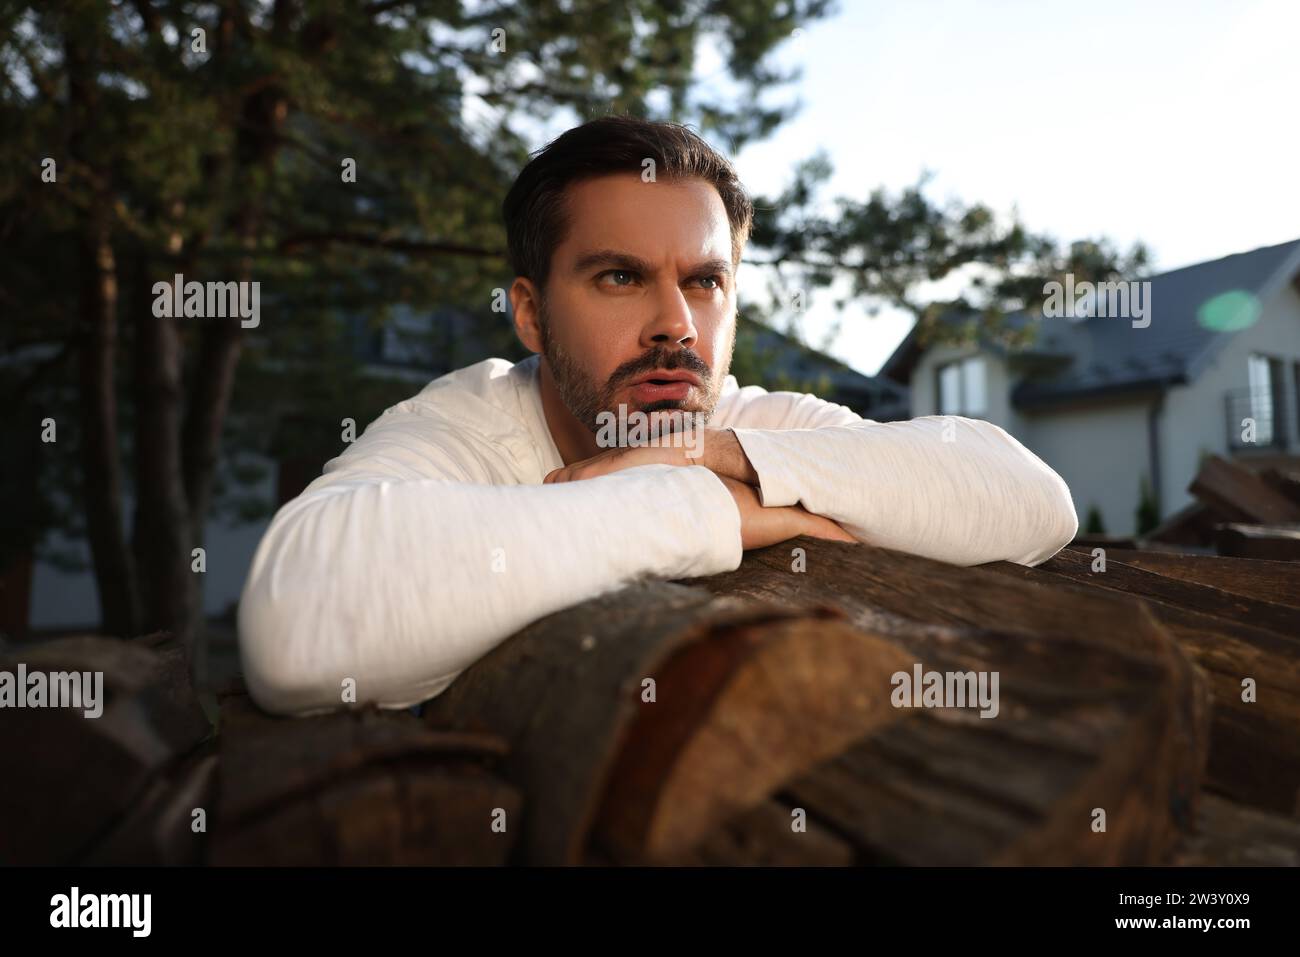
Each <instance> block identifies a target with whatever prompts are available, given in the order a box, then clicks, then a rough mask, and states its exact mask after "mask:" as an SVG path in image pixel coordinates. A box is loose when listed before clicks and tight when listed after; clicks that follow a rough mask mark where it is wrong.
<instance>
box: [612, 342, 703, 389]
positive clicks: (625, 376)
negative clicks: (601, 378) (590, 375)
mask: <svg viewBox="0 0 1300 957" xmlns="http://www.w3.org/2000/svg"><path fill="white" fill-rule="evenodd" d="M661 369H662V370H663V371H665V372H672V371H673V370H675V369H684V370H685V371H687V372H693V373H695V375H697V376H699V379H700V382H701V383H703V384H705V385H708V383H709V367H708V365H706V364H705V362H704V360H703V359H701V358H700V357H699V356H698V355H696V354H695V353H694V352H691V351H689V350H682V349H677V350H674V351H672V352H665V351H664V350H656V351H655V352H651V353H649V354H647V355H645V356H642V357H641V358H640V359H637V360H636V361H634V362H629V363H625V364H624V365H622V366H619V368H617V369H615V370H614V374H613V375H612V376H610V377H609V382H610V385H611V386H613V385H614V384H615V383H619V382H625V381H627V380H629V379H635V378H636V377H637V376H639V375H644V374H645V373H647V372H655V371H657V370H661Z"/></svg>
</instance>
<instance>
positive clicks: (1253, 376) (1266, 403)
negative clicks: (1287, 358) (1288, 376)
mask: <svg viewBox="0 0 1300 957" xmlns="http://www.w3.org/2000/svg"><path fill="white" fill-rule="evenodd" d="M1248 361H1249V365H1248V370H1249V378H1250V417H1251V418H1252V419H1254V420H1255V442H1256V443H1257V444H1259V445H1272V444H1273V439H1274V402H1275V397H1276V393H1277V388H1278V386H1279V385H1280V382H1279V379H1280V378H1281V377H1280V376H1279V375H1278V374H1277V373H1278V372H1280V371H1281V370H1280V369H1278V368H1277V367H1278V366H1279V365H1280V363H1279V362H1278V361H1277V360H1276V359H1270V358H1268V356H1251V357H1250V359H1249V360H1248Z"/></svg>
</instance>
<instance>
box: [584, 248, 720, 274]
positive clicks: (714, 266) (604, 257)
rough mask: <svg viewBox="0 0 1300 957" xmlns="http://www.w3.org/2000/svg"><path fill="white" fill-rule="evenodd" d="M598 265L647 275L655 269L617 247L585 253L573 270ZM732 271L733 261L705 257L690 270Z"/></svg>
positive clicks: (709, 271)
mask: <svg viewBox="0 0 1300 957" xmlns="http://www.w3.org/2000/svg"><path fill="white" fill-rule="evenodd" d="M596 266H608V267H610V268H613V269H626V270H629V271H630V272H639V273H644V274H646V275H652V274H653V273H654V271H655V269H654V267H653V266H652V265H650V263H648V262H646V261H645V260H644V259H642V258H640V257H639V256H633V255H632V254H631V253H624V252H619V251H618V250H617V249H597V250H594V251H592V252H589V253H583V254H582V255H581V256H579V257H578V261H577V262H576V263H574V264H573V271H574V272H575V273H585V272H587V270H589V269H592V268H594V267H596ZM731 271H732V269H731V261H730V260H727V259H721V258H717V259H703V260H701V261H700V262H697V263H695V264H694V265H692V266H691V268H690V269H689V270H688V272H689V274H690V275H692V276H705V275H708V274H710V273H715V272H716V273H722V274H724V275H727V276H730V275H731Z"/></svg>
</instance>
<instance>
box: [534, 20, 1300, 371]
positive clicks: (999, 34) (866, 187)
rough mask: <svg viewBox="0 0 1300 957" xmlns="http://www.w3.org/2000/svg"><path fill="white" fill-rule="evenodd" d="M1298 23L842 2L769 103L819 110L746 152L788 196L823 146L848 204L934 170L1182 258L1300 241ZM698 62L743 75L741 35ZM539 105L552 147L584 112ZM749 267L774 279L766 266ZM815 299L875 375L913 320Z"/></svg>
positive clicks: (969, 192) (829, 346)
mask: <svg viewBox="0 0 1300 957" xmlns="http://www.w3.org/2000/svg"><path fill="white" fill-rule="evenodd" d="M1297 37H1300V0H1213V2H1207V0H1177V2H1167V0H1123V2H1119V0H1090V2H1088V3H1084V4H1081V3H1078V2H1062V0H906V2H904V0H891V2H880V0H840V6H839V10H838V11H837V12H835V13H833V14H831V15H830V16H829V17H827V18H825V19H822V20H819V21H816V22H814V23H812V24H811V25H809V26H806V27H804V28H801V29H800V30H799V31H796V34H794V35H792V36H791V38H790V39H789V40H788V41H787V42H785V43H784V44H782V45H781V47H779V48H778V49H777V50H776V51H775V52H774V54H773V55H772V62H773V63H774V64H775V65H777V66H780V67H782V68H783V69H789V68H792V67H798V68H800V69H801V70H802V77H801V79H800V80H798V81H797V82H795V83H792V84H789V85H787V86H784V87H780V88H778V89H777V90H775V91H774V92H772V93H771V94H769V95H768V96H767V97H766V99H767V100H769V101H774V102H776V101H779V102H790V101H794V100H797V101H799V102H800V103H801V104H802V108H801V110H800V112H799V113H798V114H797V115H796V117H795V118H794V119H793V120H791V121H790V122H788V123H786V124H785V125H783V126H782V127H780V128H778V130H777V131H776V132H775V133H774V134H773V135H772V136H771V137H769V138H768V139H766V140H764V141H762V142H758V143H754V144H750V145H748V146H746V147H745V148H743V149H742V150H741V151H739V153H732V154H731V158H732V159H733V161H734V162H735V165H736V167H737V169H738V171H739V173H740V177H741V179H742V181H743V182H744V183H745V185H746V186H747V187H748V188H749V189H750V191H751V192H753V193H759V194H766V195H773V194H776V193H778V192H780V190H781V189H782V188H783V187H784V186H785V185H786V184H787V183H788V181H789V179H790V177H791V171H792V169H793V167H794V166H795V165H796V164H797V163H798V162H799V161H800V160H803V159H805V158H807V157H809V156H812V155H813V154H814V153H815V152H817V150H819V149H823V150H825V151H826V153H827V155H828V157H829V159H830V161H831V163H832V165H833V166H834V169H835V174H834V176H833V178H832V179H831V181H830V182H829V183H828V184H827V186H826V188H825V191H824V198H825V199H826V200H827V201H828V205H829V200H831V199H832V198H834V197H836V196H849V197H852V198H855V199H858V200H863V199H866V198H867V197H868V196H869V195H870V193H871V191H872V190H873V189H874V188H876V187H884V188H886V189H887V190H890V191H895V192H896V191H898V190H900V189H902V188H904V187H907V186H910V185H913V184H915V183H916V182H917V181H918V179H919V178H920V176H921V174H922V173H923V172H929V173H931V174H932V177H933V178H932V179H931V181H930V184H929V186H928V187H927V192H928V195H929V196H930V197H931V198H932V199H934V200H937V201H943V200H947V199H954V200H960V201H961V202H963V203H967V204H969V203H976V202H978V203H983V204H985V205H987V206H989V207H991V208H992V209H993V210H995V211H996V212H998V213H999V214H1002V215H1004V216H1010V215H1011V214H1012V213H1013V212H1014V213H1016V214H1018V215H1019V216H1020V218H1021V220H1022V221H1023V222H1024V223H1025V225H1026V226H1027V227H1028V228H1029V229H1030V230H1032V231H1033V232H1036V233H1047V234H1049V235H1052V236H1054V237H1055V238H1056V239H1058V240H1060V241H1062V242H1068V241H1070V240H1074V239H1099V238H1103V237H1105V238H1109V239H1110V240H1112V241H1114V242H1115V243H1116V244H1117V245H1118V246H1119V247H1120V248H1121V249H1124V250H1127V249H1128V248H1129V247H1130V246H1131V245H1132V244H1133V243H1134V242H1136V241H1139V240H1140V241H1142V242H1143V243H1144V244H1145V245H1146V246H1147V248H1148V251H1149V252H1150V253H1151V255H1152V258H1153V266H1154V268H1155V270H1156V271H1163V270H1167V269H1174V268H1177V267H1179V266H1185V265H1189V264H1191V263H1195V262H1201V261H1204V260H1208V259H1216V258H1218V257H1220V256H1225V255H1228V254H1230V253H1234V252H1245V251H1247V250H1251V249H1256V248H1258V247H1260V246H1269V245H1273V244H1275V243H1281V242H1286V241H1288V240H1292V239H1296V238H1300V122H1298V121H1297V118H1296V104H1297V94H1298V93H1300V54H1297V52H1296V49H1295V44H1296V38H1297ZM698 60H699V62H698V63H697V68H696V76H697V79H698V80H699V82H700V83H701V85H702V86H704V87H708V86H709V85H710V84H713V85H715V86H717V85H721V87H722V88H723V89H726V87H727V84H726V82H725V81H726V79H727V78H726V70H725V63H724V60H723V59H722V54H721V51H718V50H716V49H711V48H710V47H709V46H708V45H707V44H702V45H701V48H700V49H699V51H698ZM538 120H539V122H538V124H537V135H536V139H537V143H536V147H537V148H540V147H541V146H543V145H544V144H545V143H546V142H547V141H548V140H549V139H551V138H553V137H554V136H557V135H558V134H559V133H560V132H562V131H563V130H564V129H566V128H568V127H569V126H570V125H572V124H573V122H574V121H573V119H572V118H571V117H560V116H555V117H550V118H549V120H548V119H543V118H538ZM714 145H715V146H716V147H718V148H720V149H722V150H723V151H724V152H728V144H725V143H717V142H715V143H714ZM738 282H739V286H740V292H741V297H742V299H744V298H745V297H746V296H747V295H752V296H754V297H755V298H759V297H761V296H762V295H763V292H764V288H765V286H764V282H763V277H762V275H761V272H760V271H759V270H758V269H757V268H756V267H752V266H751V267H745V266H743V265H742V268H741V270H740V274H739V276H738ZM808 295H809V297H810V298H809V299H807V300H806V305H807V308H806V312H805V313H804V315H803V316H802V318H801V320H800V329H801V332H802V334H803V337H804V338H805V340H806V341H808V342H810V343H811V344H813V345H815V346H817V347H819V348H825V349H826V351H828V352H830V353H831V354H832V355H834V356H836V357H838V358H839V359H841V360H843V361H844V362H846V363H847V364H849V365H850V366H852V367H853V368H855V369H857V370H859V371H860V372H863V373H866V374H869V375H870V374H874V373H875V372H876V371H877V370H878V369H879V367H880V365H881V363H883V362H884V361H885V359H887V358H888V357H889V354H890V353H891V352H892V351H893V350H894V348H895V347H896V346H897V344H898V343H899V342H900V341H901V340H902V338H903V336H904V335H905V334H906V333H907V330H908V328H909V326H910V325H911V321H910V319H909V318H908V317H907V316H906V315H904V314H901V313H899V312H896V311H895V312H891V311H889V310H882V311H881V312H880V313H879V314H878V315H876V316H874V317H873V316H870V315H868V313H867V311H866V309H865V307H864V306H863V305H855V304H850V305H849V306H847V307H845V309H844V310H843V312H842V313H839V312H837V310H836V308H835V305H834V299H835V293H834V290H833V289H832V290H820V291H814V292H811V293H809V294H808ZM837 317H838V319H839V327H840V328H839V332H838V335H837V336H836V337H835V338H834V339H833V340H832V339H830V338H829V337H830V336H831V334H832V333H833V332H834V327H835V325H836V319H837ZM778 324H780V325H782V326H783V325H784V323H783V322H781V321H780V318H779V317H778Z"/></svg>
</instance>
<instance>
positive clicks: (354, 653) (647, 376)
mask: <svg viewBox="0 0 1300 957" xmlns="http://www.w3.org/2000/svg"><path fill="white" fill-rule="evenodd" d="M503 211H504V215H505V221H506V229H507V238H508V245H509V253H510V260H511V265H512V267H513V269H514V271H515V274H516V278H515V280H514V282H513V284H512V285H511V287H510V301H511V305H512V307H513V314H514V325H515V331H516V333H517V335H518V336H519V339H520V340H521V341H522V342H523V343H524V345H525V346H527V347H528V348H529V349H530V350H531V351H532V352H533V353H536V354H535V355H533V356H531V357H530V358H529V359H528V360H526V361H524V362H521V363H518V364H515V365H512V364H511V363H509V362H506V361H504V360H501V359H488V360H486V361H484V362H480V363H478V364H477V365H473V366H470V367H468V368H465V369H461V370H459V371H457V372H454V373H451V374H450V375H447V376H444V377H442V378H440V379H438V380H436V381H434V382H432V383H430V384H429V385H428V386H427V387H425V389H424V390H423V391H421V392H420V393H419V394H418V395H416V396H415V397H414V398H412V399H409V400H407V401H406V402H402V403H400V404H398V405H396V406H394V407H393V408H391V409H389V410H387V411H386V412H385V413H384V414H383V415H382V416H381V417H380V418H379V419H377V420H376V421H374V422H372V423H371V424H370V426H369V427H368V428H367V429H366V431H365V433H364V434H363V435H362V436H361V437H360V438H359V439H358V440H357V441H356V442H355V443H354V444H353V445H351V446H350V447H349V448H348V449H347V450H346V451H345V452H344V453H343V454H342V455H340V456H338V457H337V458H335V459H333V460H331V461H330V462H329V463H327V464H326V466H325V473H324V474H323V475H322V476H321V477H320V478H318V479H316V480H315V481H314V482H312V483H311V484H310V485H309V486H308V487H307V489H306V490H305V491H304V492H303V493H302V495H300V496H299V497H298V498H296V499H295V500H293V501H292V502H289V503H288V504H286V505H285V506H284V507H283V508H282V509H281V510H280V511H279V513H278V514H277V515H276V516H275V519H274V520H273V521H272V523H271V526H270V528H269V529H268V530H267V532H266V536H265V538H264V539H263V540H262V543H261V545H260V546H259V548H258V550H257V554H256V556H255V557H254V559H253V564H252V567H251V569H250V571H249V576H248V581H247V584H246V585H245V588H244V593H243V598H242V600H241V602H240V608H239V633H240V648H241V654H242V657H243V663H244V672H245V677H246V679H247V682H248V687H249V691H250V692H251V694H252V696H253V698H254V699H255V700H256V701H257V702H258V704H260V705H261V706H262V707H263V708H266V709H267V710H270V711H276V712H281V713H289V714H308V713H315V712H318V711H325V710H329V709H331V708H338V707H342V706H344V704H345V703H352V702H353V701H355V702H356V703H357V704H364V703H367V702H374V703H377V704H378V705H380V706H383V707H394V708H395V707H406V706H409V705H412V704H415V703H417V702H420V701H423V700H425V699H427V698H430V697H433V696H434V695H437V694H439V693H440V692H441V691H443V690H444V689H445V688H446V687H447V686H448V685H449V684H451V682H452V681H453V680H454V679H455V678H456V676H457V675H458V674H460V672H462V671H463V670H464V669H465V668H466V667H468V666H469V665H470V664H472V663H473V662H474V661H475V660H477V659H478V658H480V657H481V656H483V655H484V654H485V653H487V652H488V651H489V650H491V649H492V648H493V647H495V646H496V645H497V644H499V643H500V642H501V641H502V640H504V639H505V638H507V637H508V636H510V635H511V634H513V633H514V632H516V631H518V630H519V629H520V628H522V627H523V626H525V625H527V624H528V623H529V622H532V621H535V620H536V619H538V618H541V617H543V616H545V615H548V614H550V613H552V612H555V611H558V610H560V609H562V608H566V607H569V606H571V605H574V604H577V603H579V602H582V601H585V600H587V599H590V598H593V597H595V596H597V595H600V594H603V593H605V592H608V591H612V590H615V589H618V588H620V587H622V586H624V585H626V584H627V583H629V582H632V581H635V580H638V579H642V578H646V577H658V578H690V577H697V576H704V575H713V574H717V573H720V572H725V571H730V570H732V569H734V568H736V567H737V566H738V565H739V564H740V560H741V555H742V552H743V550H745V549H750V548H758V547H762V546H765V545H771V544H773V543H776V542H780V541H785V540H787V539H789V538H792V537H794V536H797V535H800V534H807V535H813V536H817V537H822V538H838V539H841V540H844V541H860V542H865V543H869V544H873V545H880V546H885V547H888V548H894V549H900V550H903V551H907V552H912V553H915V554H918V555H926V556H929V557H931V558H936V559H940V560H943V561H947V562H953V563H957V564H963V565H970V564H978V563H982V562H989V561H996V560H1009V561H1013V562H1020V563H1022V564H1029V565H1032V564H1037V563H1039V562H1042V561H1044V560H1046V559H1047V558H1049V557H1051V556H1052V555H1053V554H1055V553H1056V552H1057V551H1058V550H1060V549H1061V548H1062V547H1063V546H1064V545H1065V544H1066V543H1067V542H1069V541H1070V539H1071V538H1072V537H1073V536H1074V534H1075V532H1076V531H1077V529H1078V522H1077V519H1076V517H1075V512H1074V507H1073V505H1072V503H1071V500H1070V494H1069V491H1068V489H1067V488H1066V486H1065V484H1064V482H1062V481H1061V479H1060V478H1059V477H1058V476H1057V475H1056V474H1055V473H1054V472H1053V471H1052V470H1051V469H1049V468H1048V467H1047V466H1046V465H1044V464H1043V463H1042V462H1041V461H1040V460H1039V459H1037V458H1036V457H1035V456H1034V455H1032V454H1031V453H1030V452H1029V451H1028V450H1026V449H1025V448H1024V447H1023V446H1021V445H1020V444H1019V443H1018V442H1017V441H1016V440H1015V439H1013V438H1012V437H1011V436H1009V435H1008V434H1007V433H1006V432H1004V431H1003V430H1002V429H1000V428H997V427H996V426H994V425H991V424H989V423H986V422H980V421H975V420H971V419H965V418H957V417H930V418H923V419H915V420H913V421H911V422H905V423H888V424H880V423H876V422H872V421H869V420H864V419H862V418H860V417H859V416H857V415H856V414H854V413H853V412H851V411H850V410H849V409H847V408H845V407H843V406H840V405H835V404H832V403H828V402H824V401H822V400H821V399H818V398H817V397H815V396H812V395H800V394H796V393H792V392H775V393H768V392H765V391H764V390H763V389H761V388H759V387H757V386H747V387H745V388H740V387H739V384H738V383H737V382H736V380H735V378H734V377H732V376H730V375H728V369H729V367H730V363H731V355H732V348H733V346H734V343H735V334H736V289H735V273H736V267H737V266H738V265H739V263H740V258H741V253H742V250H743V248H744V245H745V242H746V241H747V239H748V237H749V230H750V225H751V220H752V214H753V209H752V206H751V204H750V201H749V199H748V198H747V196H746V194H745V191H744V189H743V187H742V186H741V184H740V182H739V181H738V179H737V178H736V175H735V172H734V170H733V169H732V167H731V166H730V164H729V163H728V162H727V161H726V160H725V159H724V158H723V157H721V156H720V155H718V154H717V153H716V152H714V151H713V150H712V149H711V148H710V147H709V146H708V145H707V144H706V143H705V142H704V141H703V140H701V139H700V138H699V137H698V136H696V135H695V134H693V133H692V132H690V131H689V130H687V129H685V128H683V127H679V126H675V125H670V124H658V123H650V122H646V121H642V120H636V119H630V118H614V117H611V118H605V119H601V120H596V121H594V122H590V123H587V124H585V125H583V126H580V127H577V128H575V129H572V130H569V131H568V132H567V133H565V134H564V135H563V136H561V137H559V138H558V139H557V140H555V141H554V142H553V143H551V144H550V145H549V146H548V147H547V148H546V149H544V150H542V151H541V152H540V153H538V154H537V155H536V156H535V157H534V158H533V159H532V161H531V162H529V163H528V165H527V166H526V167H525V168H524V170H523V171H522V172H521V173H520V175H519V178H518V180H517V181H516V182H515V184H514V185H513V187H512V188H511V190H510V192H509V195H508V196H507V197H506V200H505V203H504V206H503ZM638 417H639V420H640V424H641V426H644V425H645V424H646V423H647V421H649V422H653V423H655V427H656V428H659V429H660V431H659V432H658V433H657V434H659V441H658V443H657V444H655V445H650V446H647V445H645V444H644V443H642V444H639V445H636V446H623V447H611V438H612V437H613V436H615V435H623V436H626V435H628V434H632V432H633V430H632V429H631V428H629V427H628V425H629V422H630V423H631V425H633V426H635V425H636V424H637V423H636V422H633V421H631V420H634V419H637V418H638ZM614 422H617V423H618V425H617V426H616V427H615V428H610V427H609V426H611V424H612V423H614ZM701 424H702V426H701ZM643 431H644V429H643Z"/></svg>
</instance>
